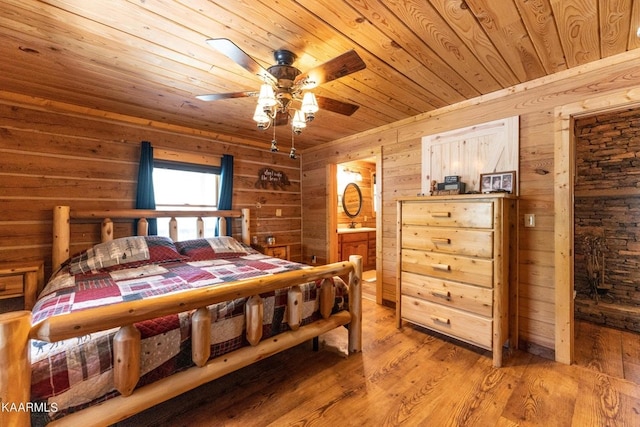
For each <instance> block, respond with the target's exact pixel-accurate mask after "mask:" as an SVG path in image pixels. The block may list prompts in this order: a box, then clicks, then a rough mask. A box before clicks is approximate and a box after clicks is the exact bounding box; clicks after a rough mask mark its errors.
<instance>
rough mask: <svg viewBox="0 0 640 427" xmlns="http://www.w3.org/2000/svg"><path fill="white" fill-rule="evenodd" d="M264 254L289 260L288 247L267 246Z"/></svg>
mask: <svg viewBox="0 0 640 427" xmlns="http://www.w3.org/2000/svg"><path fill="white" fill-rule="evenodd" d="M264 254H265V255H268V256H270V257H274V258H281V259H286V260H288V259H289V246H287V245H284V246H267V247H265V248H264Z"/></svg>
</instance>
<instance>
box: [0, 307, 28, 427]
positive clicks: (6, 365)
mask: <svg viewBox="0 0 640 427" xmlns="http://www.w3.org/2000/svg"><path fill="white" fill-rule="evenodd" d="M30 331H31V312H29V311H14V312H9V313H4V314H0V366H1V367H2V369H0V403H2V405H3V408H4V405H8V406H7V409H8V410H4V409H3V410H1V411H0V426H28V425H31V418H30V412H29V411H26V410H24V407H25V405H26V404H27V403H28V402H29V401H30V397H31V357H30V354H29V343H30V341H29V333H30ZM20 408H22V409H20Z"/></svg>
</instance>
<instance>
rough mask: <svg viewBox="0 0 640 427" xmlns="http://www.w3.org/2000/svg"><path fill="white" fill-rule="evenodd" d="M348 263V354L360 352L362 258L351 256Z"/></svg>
mask: <svg viewBox="0 0 640 427" xmlns="http://www.w3.org/2000/svg"><path fill="white" fill-rule="evenodd" d="M349 262H351V263H352V264H353V271H351V272H350V273H349V312H350V313H351V323H350V324H349V353H357V352H360V351H362V256H360V255H351V256H350V257H349Z"/></svg>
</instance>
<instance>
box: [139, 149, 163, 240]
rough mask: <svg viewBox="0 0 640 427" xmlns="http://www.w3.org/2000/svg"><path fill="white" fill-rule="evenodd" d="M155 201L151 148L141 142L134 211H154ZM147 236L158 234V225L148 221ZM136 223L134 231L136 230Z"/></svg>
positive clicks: (153, 221) (152, 220) (155, 222)
mask: <svg viewBox="0 0 640 427" xmlns="http://www.w3.org/2000/svg"><path fill="white" fill-rule="evenodd" d="M155 208H156V199H155V196H154V193H153V147H152V146H151V143H150V142H149V141H142V144H141V146H140V166H139V168H138V190H137V194H136V209H155ZM148 222H149V235H150V236H155V235H157V234H158V223H157V221H156V220H155V219H149V220H148ZM137 226H138V224H137V221H136V229H137Z"/></svg>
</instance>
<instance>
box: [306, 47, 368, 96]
mask: <svg viewBox="0 0 640 427" xmlns="http://www.w3.org/2000/svg"><path fill="white" fill-rule="evenodd" d="M366 67H367V65H366V64H365V63H364V61H363V60H362V58H360V55H358V54H357V53H356V51H355V50H350V51H347V52H345V53H343V54H342V55H340V56H336V57H335V58H333V59H331V60H329V61H327V62H325V63H324V64H320V65H318V66H317V67H314V68H312V69H310V70H309V71H307V72H306V73H302V74H300V75H298V76H297V77H296V79H295V83H296V84H299V85H301V86H302V89H311V88H314V87H316V86H319V85H321V84H323V83H326V82H330V81H331V80H336V79H339V78H340V77H344V76H346V75H348V74H351V73H355V72H356V71H360V70H364V69H365V68H366Z"/></svg>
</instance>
